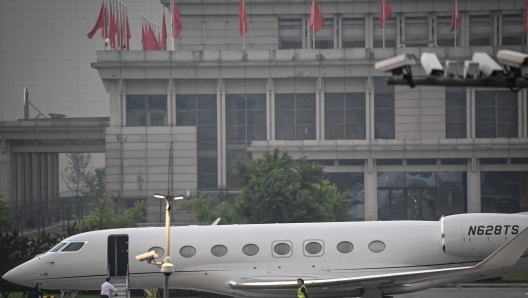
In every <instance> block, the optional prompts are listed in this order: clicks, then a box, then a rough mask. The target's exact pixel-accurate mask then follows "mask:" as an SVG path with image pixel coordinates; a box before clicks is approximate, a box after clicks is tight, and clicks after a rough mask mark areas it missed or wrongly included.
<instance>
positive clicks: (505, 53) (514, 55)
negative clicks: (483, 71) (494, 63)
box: [497, 50, 528, 68]
mask: <svg viewBox="0 0 528 298" xmlns="http://www.w3.org/2000/svg"><path fill="white" fill-rule="evenodd" d="M497 60H499V63H502V64H504V65H508V66H511V67H515V68H521V67H522V66H528V55H527V54H523V53H518V52H514V51H510V50H502V51H499V52H498V53H497Z"/></svg>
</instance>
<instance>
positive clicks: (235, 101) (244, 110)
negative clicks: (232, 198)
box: [226, 94, 266, 188]
mask: <svg viewBox="0 0 528 298" xmlns="http://www.w3.org/2000/svg"><path fill="white" fill-rule="evenodd" d="M265 139H266V95H265V94H241V95H226V141H227V145H226V147H227V152H226V153H227V187H228V188H236V182H237V178H238V175H237V173H236V170H235V164H236V162H237V160H238V161H242V162H247V161H250V160H252V157H251V153H250V152H247V150H246V149H247V147H248V146H250V145H251V141H253V140H265Z"/></svg>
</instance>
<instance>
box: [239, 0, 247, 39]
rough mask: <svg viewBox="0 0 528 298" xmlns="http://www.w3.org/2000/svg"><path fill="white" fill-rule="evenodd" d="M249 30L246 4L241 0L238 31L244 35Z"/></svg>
mask: <svg viewBox="0 0 528 298" xmlns="http://www.w3.org/2000/svg"><path fill="white" fill-rule="evenodd" d="M247 32H248V23H247V15H246V6H245V5H244V0H240V6H239V7H238V33H240V35H241V36H244V35H245V34H246V33H247Z"/></svg>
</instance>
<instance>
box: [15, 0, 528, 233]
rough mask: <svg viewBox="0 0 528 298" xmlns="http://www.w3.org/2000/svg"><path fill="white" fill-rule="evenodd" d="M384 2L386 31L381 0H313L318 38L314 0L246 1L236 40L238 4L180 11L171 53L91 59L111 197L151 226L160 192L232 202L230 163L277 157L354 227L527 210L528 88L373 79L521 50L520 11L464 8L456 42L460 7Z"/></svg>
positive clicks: (182, 5)
mask: <svg viewBox="0 0 528 298" xmlns="http://www.w3.org/2000/svg"><path fill="white" fill-rule="evenodd" d="M387 3H388V4H389V5H390V6H391V8H392V12H393V14H392V17H391V18H390V19H388V21H387V24H386V27H385V28H384V29H381V28H380V26H379V11H380V1H365V0H362V1H361V0H358V1H355V0H351V1H336V0H333V1H332V0H319V1H318V4H319V7H320V8H321V11H322V13H323V16H324V24H325V26H324V28H323V29H321V30H320V31H319V32H317V34H316V35H315V41H314V40H313V39H314V36H313V35H312V32H311V31H310V30H309V19H310V8H311V4H312V1H309V0H306V1H304V0H303V1H300V0H299V1H274V0H246V2H245V5H246V12H247V18H248V29H249V31H248V33H247V34H246V35H245V37H244V38H243V37H241V36H240V35H239V27H238V26H239V23H238V6H239V1H238V0H225V1H207V0H204V1H191V0H180V1H177V6H178V9H179V11H180V13H181V21H182V24H183V27H184V29H183V31H182V32H181V34H180V36H178V37H177V38H175V40H174V49H173V50H171V49H172V46H171V45H170V42H169V51H139V50H132V51H98V52H97V57H96V59H95V60H94V61H92V62H93V63H92V64H91V67H93V68H94V69H96V70H97V73H98V75H99V77H100V79H101V80H102V82H103V85H104V90H105V91H106V92H107V93H108V94H109V95H108V96H109V108H108V111H109V114H108V115H99V116H109V120H108V122H105V123H107V124H105V125H108V126H107V127H106V128H105V136H104V152H105V169H106V188H107V190H109V191H111V192H112V193H116V194H118V195H119V196H122V197H123V198H127V199H129V200H130V201H134V200H138V199H149V200H151V204H150V207H149V211H148V214H147V220H148V221H149V222H160V221H162V220H163V217H162V216H163V215H162V214H163V212H162V209H161V208H162V204H161V203H160V202H159V201H158V200H157V199H153V198H152V195H153V194H154V193H167V192H169V193H171V194H176V195H179V194H183V195H186V194H191V196H194V195H197V194H206V195H210V196H212V197H214V198H216V201H222V200H226V199H233V198H234V197H236V195H237V194H238V193H240V191H239V190H238V189H237V186H236V182H237V175H236V172H235V171H234V167H233V165H234V164H235V162H236V161H237V160H241V161H250V160H252V159H255V158H258V157H260V156H262V154H263V153H264V152H265V151H266V150H273V149H275V148H279V149H280V150H281V151H286V152H288V153H289V154H290V155H291V156H292V157H293V158H295V159H297V158H300V157H306V158H307V159H308V160H310V161H314V162H317V163H319V164H321V165H323V166H324V169H325V172H326V173H327V176H328V179H329V180H330V181H331V182H332V183H334V184H336V186H337V188H338V189H339V190H341V191H349V192H350V193H351V198H352V200H351V203H350V206H349V210H348V211H349V213H350V214H351V217H352V220H358V221H362V220H438V219H439V218H440V217H441V216H446V215H451V214H457V213H469V212H502V213H515V212H521V211H528V124H527V119H528V103H527V92H526V90H521V91H519V92H512V91H511V90H509V89H495V88H452V87H416V88H410V87H408V86H389V85H387V84H386V83H385V79H386V78H387V76H388V74H386V73H381V72H379V71H377V70H375V69H374V63H375V62H377V61H380V60H383V59H387V58H390V57H393V56H396V55H398V54H402V53H412V54H414V55H415V56H416V57H419V56H420V55H421V53H424V52H431V53H435V54H436V55H437V56H438V57H439V59H440V60H441V61H442V62H444V61H445V60H458V61H464V60H470V59H471V56H472V54H473V53H474V52H486V53H488V54H489V55H490V56H492V57H495V54H496V53H497V51H498V50H501V49H510V50H513V51H518V52H524V53H526V52H527V32H526V31H525V29H524V25H523V13H524V9H525V4H526V3H525V1H522V0H510V1H504V0H501V1H499V0H483V1H469V0H468V1H464V0H460V1H458V9H459V11H460V16H461V25H460V27H459V28H458V30H457V33H456V41H455V33H454V32H453V33H450V24H451V15H452V9H453V5H454V1H443V0H436V1H432V0H426V1H423V0H422V1H390V0H389V1H387ZM161 4H163V5H165V6H166V7H168V6H169V5H170V4H169V1H168V0H162V1H161ZM94 20H95V19H94ZM90 28H91V27H86V28H85V29H86V30H85V31H88V30H89V29H90ZM169 32H170V31H169ZM455 44H456V46H455ZM413 73H415V75H417V76H424V75H425V74H424V73H423V70H422V69H421V68H420V67H418V66H417V67H415V68H413ZM96 75H97V74H95V76H96ZM94 116H96V115H94ZM11 193H13V192H11ZM11 199H13V198H11ZM163 206H164V205H163ZM173 218H174V217H173ZM176 218H177V217H176ZM176 220H177V219H176Z"/></svg>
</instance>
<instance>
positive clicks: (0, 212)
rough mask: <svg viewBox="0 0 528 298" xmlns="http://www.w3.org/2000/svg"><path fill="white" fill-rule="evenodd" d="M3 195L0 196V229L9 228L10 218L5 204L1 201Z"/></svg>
mask: <svg viewBox="0 0 528 298" xmlns="http://www.w3.org/2000/svg"><path fill="white" fill-rule="evenodd" d="M3 197H4V195H0V229H2V228H4V227H6V228H8V227H10V226H11V217H10V216H9V215H8V214H7V203H6V202H4V201H2V200H1V199H2V198H3Z"/></svg>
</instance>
